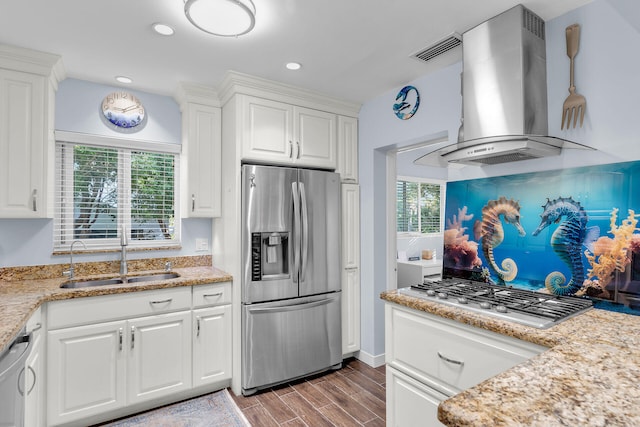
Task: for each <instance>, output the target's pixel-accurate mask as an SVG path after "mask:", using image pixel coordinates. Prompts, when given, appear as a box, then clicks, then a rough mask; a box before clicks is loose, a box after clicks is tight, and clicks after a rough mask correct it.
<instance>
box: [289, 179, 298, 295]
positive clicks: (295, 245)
mask: <svg viewBox="0 0 640 427" xmlns="http://www.w3.org/2000/svg"><path fill="white" fill-rule="evenodd" d="M291 195H292V197H291V198H292V199H293V283H298V275H299V273H300V197H299V195H298V183H297V182H292V183H291Z"/></svg>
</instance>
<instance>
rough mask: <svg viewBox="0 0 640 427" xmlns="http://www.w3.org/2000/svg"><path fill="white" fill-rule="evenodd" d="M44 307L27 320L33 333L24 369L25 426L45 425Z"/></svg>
mask: <svg viewBox="0 0 640 427" xmlns="http://www.w3.org/2000/svg"><path fill="white" fill-rule="evenodd" d="M42 328H43V321H42V309H41V308H38V309H37V310H36V311H35V312H34V313H33V314H32V315H31V318H30V319H29V320H28V321H27V328H26V330H27V333H31V349H30V350H29V357H28V358H27V360H26V362H25V370H24V384H25V386H24V387H25V388H24V396H25V409H24V426H25V427H40V426H42V425H44V424H45V423H44V363H43V360H44V348H43V344H42V343H43V341H44V340H43V338H42V331H43V329H42Z"/></svg>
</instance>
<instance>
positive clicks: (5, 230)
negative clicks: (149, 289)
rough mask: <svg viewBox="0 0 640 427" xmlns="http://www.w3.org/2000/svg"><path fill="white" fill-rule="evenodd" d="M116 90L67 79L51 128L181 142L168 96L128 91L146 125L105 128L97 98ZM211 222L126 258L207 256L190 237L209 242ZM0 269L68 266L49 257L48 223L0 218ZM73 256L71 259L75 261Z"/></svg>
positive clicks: (198, 222)
mask: <svg viewBox="0 0 640 427" xmlns="http://www.w3.org/2000/svg"><path fill="white" fill-rule="evenodd" d="M115 90H123V88H118V87H115V86H106V85H100V84H97V83H91V82H87V81H83V80H76V79H66V80H64V81H62V82H61V83H60V85H59V87H58V92H57V93H56V116H55V129H56V130H64V131H71V132H82V133H89V134H94V135H102V136H110V137H126V138H133V139H140V140H146V141H155V142H165V143H172V144H180V142H181V114H180V109H179V107H178V104H177V103H176V102H175V100H174V99H173V98H171V97H167V96H161V95H155V94H151V93H145V92H138V91H133V90H132V91H130V92H132V93H134V94H135V95H136V96H137V97H138V98H139V99H140V100H141V101H142V102H143V104H144V105H145V109H146V111H147V114H148V119H147V124H146V125H145V127H144V128H143V129H142V130H140V131H139V132H135V133H132V134H124V135H123V134H121V133H119V132H117V131H115V130H112V129H110V128H108V127H107V126H106V125H105V124H104V123H103V122H102V121H101V120H100V116H99V113H100V103H101V102H102V99H103V98H104V97H105V96H106V95H107V94H109V93H110V92H113V91H115ZM211 229H212V221H211V219H207V218H197V219H195V218H194V219H186V220H182V229H181V233H182V235H181V239H182V248H180V249H176V250H164V251H143V252H130V254H129V258H130V259H138V258H155V257H175V256H189V255H203V254H205V255H206V254H210V253H211V251H208V252H196V250H195V239H196V238H207V239H211ZM0 236H1V238H0V267H14V266H26V265H41V264H61V263H66V262H68V256H53V255H52V252H53V220H51V219H0ZM119 257H120V254H119V253H107V254H85V255H82V254H78V256H77V260H78V261H79V262H86V261H110V260H117V259H119ZM74 258H75V257H74Z"/></svg>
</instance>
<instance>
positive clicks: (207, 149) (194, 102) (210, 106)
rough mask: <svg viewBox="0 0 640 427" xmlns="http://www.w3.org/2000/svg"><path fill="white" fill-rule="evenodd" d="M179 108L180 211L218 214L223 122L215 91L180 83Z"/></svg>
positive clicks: (191, 214) (211, 216) (190, 214)
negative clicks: (180, 148)
mask: <svg viewBox="0 0 640 427" xmlns="http://www.w3.org/2000/svg"><path fill="white" fill-rule="evenodd" d="M177 98H178V101H179V102H180V108H181V111H182V156H181V158H180V160H181V165H180V168H181V171H182V173H181V177H182V180H183V184H182V187H183V188H184V191H183V192H182V193H183V194H182V196H181V198H182V215H183V218H189V217H193V218H195V217H207V218H213V217H219V216H220V209H221V207H220V206H221V204H220V200H221V181H222V175H221V171H222V163H221V159H222V123H221V115H222V114H221V109H220V107H219V106H218V100H217V94H215V93H214V92H211V89H209V88H207V87H203V86H198V85H194V84H186V83H182V84H181V85H180V89H179V94H178V96H177Z"/></svg>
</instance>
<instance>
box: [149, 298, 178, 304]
mask: <svg viewBox="0 0 640 427" xmlns="http://www.w3.org/2000/svg"><path fill="white" fill-rule="evenodd" d="M171 301H173V298H167V299H163V300H160V301H149V304H166V303H169V302H171Z"/></svg>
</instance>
